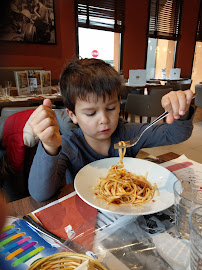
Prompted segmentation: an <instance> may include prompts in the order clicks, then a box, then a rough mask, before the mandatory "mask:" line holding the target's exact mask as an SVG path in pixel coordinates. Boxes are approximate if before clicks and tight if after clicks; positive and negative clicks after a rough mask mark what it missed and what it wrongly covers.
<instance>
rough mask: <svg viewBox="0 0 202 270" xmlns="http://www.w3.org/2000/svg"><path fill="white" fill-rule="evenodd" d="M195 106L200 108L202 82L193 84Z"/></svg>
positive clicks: (201, 102)
mask: <svg viewBox="0 0 202 270" xmlns="http://www.w3.org/2000/svg"><path fill="white" fill-rule="evenodd" d="M195 93H196V96H195V102H194V103H195V106H196V107H200V108H202V84H196V85H195Z"/></svg>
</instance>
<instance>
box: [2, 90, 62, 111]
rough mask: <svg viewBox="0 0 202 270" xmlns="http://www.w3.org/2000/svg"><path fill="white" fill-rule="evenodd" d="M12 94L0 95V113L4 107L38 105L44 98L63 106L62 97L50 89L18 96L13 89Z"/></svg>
mask: <svg viewBox="0 0 202 270" xmlns="http://www.w3.org/2000/svg"><path fill="white" fill-rule="evenodd" d="M12 93H14V94H12V95H10V96H5V97H2V96H0V114H1V110H2V109H3V108H5V107H33V106H39V105H41V104H42V103H43V100H44V99H45V98H49V99H50V100H51V102H52V104H53V105H55V106H56V108H57V107H58V106H63V105H64V104H63V99H62V96H61V95H60V94H57V93H56V91H54V90H52V91H51V93H50V94H42V93H41V94H40V93H38V94H30V95H23V96H19V95H17V94H16V91H13V92H12Z"/></svg>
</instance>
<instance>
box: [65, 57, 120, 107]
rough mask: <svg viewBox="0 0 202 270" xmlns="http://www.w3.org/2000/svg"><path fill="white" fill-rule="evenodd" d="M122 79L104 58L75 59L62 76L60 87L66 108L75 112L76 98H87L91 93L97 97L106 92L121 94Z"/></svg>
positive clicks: (103, 95) (108, 93) (102, 95)
mask: <svg viewBox="0 0 202 270" xmlns="http://www.w3.org/2000/svg"><path fill="white" fill-rule="evenodd" d="M121 86H122V79H121V77H120V75H119V74H118V72H117V71H116V70H115V69H114V68H113V67H112V66H111V65H109V64H107V63H106V62H104V61H103V60H99V59H94V58H85V59H76V60H73V61H72V62H71V63H70V64H69V65H68V66H67V67H66V68H65V70H64V71H63V73H62V74H61V77H60V89H61V93H62V97H63V102H64V105H65V106H66V108H68V109H69V110H70V111H72V112H74V109H75V102H76V98H80V99H81V100H87V96H88V94H89V93H93V94H95V97H103V99H105V96H106V94H107V95H109V96H111V95H113V94H117V95H118V96H120V93H121Z"/></svg>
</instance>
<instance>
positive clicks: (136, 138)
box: [114, 111, 169, 149]
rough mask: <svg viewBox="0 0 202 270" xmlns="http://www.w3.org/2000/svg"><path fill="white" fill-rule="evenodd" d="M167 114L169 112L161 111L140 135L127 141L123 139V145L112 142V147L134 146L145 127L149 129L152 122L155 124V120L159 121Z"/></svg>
mask: <svg viewBox="0 0 202 270" xmlns="http://www.w3.org/2000/svg"><path fill="white" fill-rule="evenodd" d="M168 114H169V112H167V111H165V112H164V113H162V114H161V115H160V116H159V117H157V118H156V119H155V120H154V121H153V122H151V123H150V124H149V125H148V126H147V127H146V128H145V129H144V130H143V131H142V133H141V134H140V135H138V136H136V137H135V138H134V139H131V140H129V141H125V142H124V143H125V145H121V146H120V145H119V144H118V143H116V144H114V148H115V149H118V148H128V147H131V146H134V145H136V144H137V143H138V141H139V140H140V138H141V137H142V135H143V134H144V133H145V131H146V130H147V129H149V128H150V127H151V126H153V125H154V124H156V123H157V122H159V121H160V120H162V119H163V118H165V117H166V116H167V115H168Z"/></svg>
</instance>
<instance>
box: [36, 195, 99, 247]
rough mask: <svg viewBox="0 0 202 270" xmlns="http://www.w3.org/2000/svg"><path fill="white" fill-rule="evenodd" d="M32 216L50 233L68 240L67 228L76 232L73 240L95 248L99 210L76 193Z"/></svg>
mask: <svg viewBox="0 0 202 270" xmlns="http://www.w3.org/2000/svg"><path fill="white" fill-rule="evenodd" d="M32 214H33V215H34V216H35V217H36V218H37V219H38V220H39V221H40V222H41V223H42V225H43V227H44V228H46V229H47V230H49V231H50V232H52V233H54V234H56V235H58V236H60V237H62V238H64V239H67V238H68V236H67V233H66V230H65V228H66V227H67V226H69V225H70V227H71V228H72V230H73V231H74V237H73V239H72V240H74V241H76V242H77V243H79V244H81V245H84V246H85V247H86V248H87V249H89V250H91V249H92V246H93V239H94V231H95V224H96V216H97V209H95V208H93V207H91V206H90V205H88V204H86V203H85V202H84V201H83V200H81V199H80V198H79V196H78V195H76V192H72V193H71V194H69V195H67V196H65V197H63V198H61V199H59V200H56V201H54V202H52V203H50V204H48V205H46V206H45V207H42V208H40V209H38V210H36V211H34V212H32Z"/></svg>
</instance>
